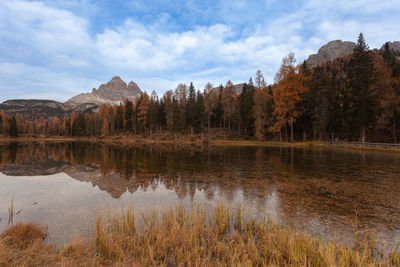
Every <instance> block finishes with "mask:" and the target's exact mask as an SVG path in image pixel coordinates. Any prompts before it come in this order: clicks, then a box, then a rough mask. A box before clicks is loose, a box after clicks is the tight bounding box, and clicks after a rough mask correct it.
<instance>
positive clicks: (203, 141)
mask: <svg viewBox="0 0 400 267" xmlns="http://www.w3.org/2000/svg"><path fill="white" fill-rule="evenodd" d="M15 142H18V143H59V142H89V143H101V144H107V145H132V146H135V145H158V144H159V145H181V146H197V147H201V146H215V147H294V148H301V147H325V148H331V149H348V150H353V151H354V150H358V151H380V152H394V153H398V152H400V147H399V148H394V147H393V148H390V147H385V146H381V147H380V146H374V147H371V146H362V145H358V146H354V145H351V144H341V143H338V144H335V143H326V142H321V141H305V142H293V143H291V142H280V141H258V140H240V139H226V138H215V137H213V138H211V139H208V137H204V138H201V137H200V136H198V135H194V136H191V135H179V136H178V137H177V138H175V139H172V138H164V137H162V138H143V137H141V136H124V135H114V136H107V137H58V136H50V137H17V138H12V137H8V136H0V144H7V143H15Z"/></svg>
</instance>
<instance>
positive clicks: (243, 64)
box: [0, 0, 400, 102]
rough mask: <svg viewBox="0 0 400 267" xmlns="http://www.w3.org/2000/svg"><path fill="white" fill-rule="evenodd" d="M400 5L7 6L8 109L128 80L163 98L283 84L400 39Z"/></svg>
mask: <svg viewBox="0 0 400 267" xmlns="http://www.w3.org/2000/svg"><path fill="white" fill-rule="evenodd" d="M399 14H400V4H399V0H376V1H375V0H360V1H355V0H354V1H349V0H325V1H323V0H321V1H318V0H307V1H299V0H293V1H290V0H289V1H279V0H260V1H258V0H253V1H244V0H233V1H227V0H202V1H200V0H198V1H190V0H188V1H182V0H174V1H161V0H152V1H148V0H140V1H123V0H109V1H107V0H97V1H94V0H93V1H91V0H65V1H62V0H44V1H20V0H16V1H14V0H0V102H2V101H4V100H7V99H14V98H42V99H55V100H59V101H65V100H67V99H68V98H70V97H72V96H73V95H75V94H77V93H81V92H89V91H91V88H93V87H98V86H99V84H101V83H104V82H106V81H108V80H110V79H111V78H112V77H113V76H115V75H119V76H121V78H122V79H123V80H125V81H126V82H129V81H130V80H133V81H135V82H136V83H137V84H138V85H139V86H140V87H141V88H142V89H144V90H146V91H148V92H151V91H152V90H155V91H157V92H158V93H160V94H161V93H163V92H165V91H166V90H168V89H173V88H175V87H176V85H177V84H178V83H179V82H186V83H189V82H190V81H193V82H194V84H195V86H196V88H198V89H202V88H204V85H205V84H206V83H207V82H212V83H213V84H214V85H218V84H221V83H223V84H225V83H226V81H227V80H229V79H230V80H232V81H233V82H234V83H239V82H244V81H248V79H249V77H251V76H254V74H255V72H256V70H257V69H261V70H262V71H263V72H264V75H265V77H266V80H267V82H268V83H270V82H272V81H273V76H274V75H275V73H276V71H277V69H278V68H279V65H280V63H281V59H282V57H283V56H285V55H287V54H288V53H289V52H294V53H295V55H296V57H297V59H298V62H300V61H302V60H303V59H305V58H306V57H307V56H308V55H309V54H311V53H315V52H317V50H318V48H319V47H320V46H322V45H323V44H325V43H326V42H328V41H331V40H335V39H342V40H350V41H355V40H356V38H357V36H358V34H359V33H360V32H363V33H364V36H365V38H366V41H367V43H368V44H369V45H370V47H380V46H381V45H382V44H383V43H384V42H385V41H394V40H398V39H399V38H400V27H399V24H400V16H399Z"/></svg>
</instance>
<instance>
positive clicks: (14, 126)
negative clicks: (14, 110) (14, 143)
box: [8, 116, 18, 137]
mask: <svg viewBox="0 0 400 267" xmlns="http://www.w3.org/2000/svg"><path fill="white" fill-rule="evenodd" d="M9 124H10V128H9V129H8V134H9V135H10V136H11V137H18V128H17V120H16V119H15V116H12V118H11V119H10V120H9Z"/></svg>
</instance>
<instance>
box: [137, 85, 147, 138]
mask: <svg viewBox="0 0 400 267" xmlns="http://www.w3.org/2000/svg"><path fill="white" fill-rule="evenodd" d="M149 105H150V97H149V95H148V94H147V93H146V92H144V93H142V94H141V95H140V98H139V101H138V104H137V107H136V114H137V121H138V123H137V125H138V128H139V131H140V132H145V131H146V129H147V127H148V112H149Z"/></svg>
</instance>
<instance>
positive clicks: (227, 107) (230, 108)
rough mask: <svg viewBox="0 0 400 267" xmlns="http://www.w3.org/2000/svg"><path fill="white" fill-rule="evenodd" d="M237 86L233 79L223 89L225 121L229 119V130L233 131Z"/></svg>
mask: <svg viewBox="0 0 400 267" xmlns="http://www.w3.org/2000/svg"><path fill="white" fill-rule="evenodd" d="M235 98H236V92H235V86H234V85H233V83H232V82H231V81H227V83H226V85H225V88H224V89H223V90H222V99H221V100H222V108H223V110H224V121H226V120H228V130H229V132H230V131H231V119H232V116H233V113H234V112H235V106H236V103H235Z"/></svg>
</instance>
